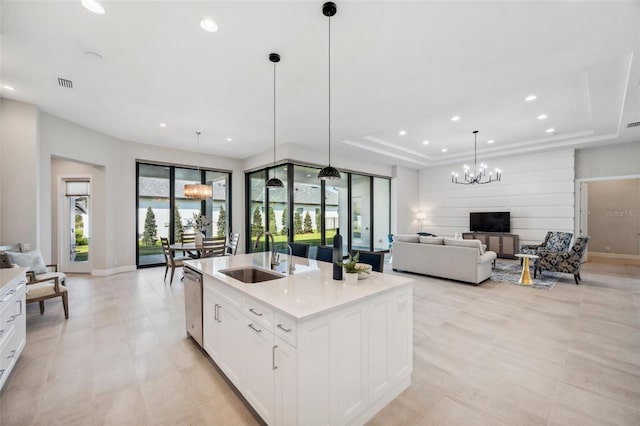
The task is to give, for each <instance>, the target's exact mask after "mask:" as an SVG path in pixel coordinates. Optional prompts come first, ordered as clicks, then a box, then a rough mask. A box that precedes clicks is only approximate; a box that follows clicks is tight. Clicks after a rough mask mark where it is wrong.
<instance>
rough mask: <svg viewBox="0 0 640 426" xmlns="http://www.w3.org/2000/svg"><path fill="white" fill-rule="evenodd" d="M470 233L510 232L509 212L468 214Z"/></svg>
mask: <svg viewBox="0 0 640 426" xmlns="http://www.w3.org/2000/svg"><path fill="white" fill-rule="evenodd" d="M469 230H471V232H511V214H510V212H482V213H469Z"/></svg>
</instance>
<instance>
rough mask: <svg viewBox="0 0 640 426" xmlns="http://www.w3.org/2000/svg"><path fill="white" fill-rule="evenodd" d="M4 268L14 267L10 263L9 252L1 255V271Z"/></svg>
mask: <svg viewBox="0 0 640 426" xmlns="http://www.w3.org/2000/svg"><path fill="white" fill-rule="evenodd" d="M4 268H13V265H12V264H11V262H10V261H9V256H7V252H4V251H3V252H2V253H0V269H4Z"/></svg>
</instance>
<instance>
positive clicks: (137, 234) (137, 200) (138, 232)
mask: <svg viewBox="0 0 640 426" xmlns="http://www.w3.org/2000/svg"><path fill="white" fill-rule="evenodd" d="M139 211H140V163H139V162H137V161H136V211H135V214H136V221H135V224H136V239H135V242H136V267H137V268H139V267H140V243H139V241H138V236H139V235H140V226H139V225H138V222H139V219H138V215H139V214H140V213H139Z"/></svg>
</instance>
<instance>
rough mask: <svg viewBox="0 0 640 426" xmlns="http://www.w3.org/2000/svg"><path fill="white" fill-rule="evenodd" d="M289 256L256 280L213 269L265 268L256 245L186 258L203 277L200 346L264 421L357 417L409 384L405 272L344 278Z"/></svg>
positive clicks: (357, 420)
mask: <svg viewBox="0 0 640 426" xmlns="http://www.w3.org/2000/svg"><path fill="white" fill-rule="evenodd" d="M293 259H294V261H295V262H296V263H297V264H296V271H295V273H294V274H293V275H287V276H285V275H283V276H282V278H279V279H275V280H272V281H265V282H262V283H257V284H245V283H242V282H241V281H238V280H235V279H232V278H230V277H228V276H227V275H224V274H222V273H220V271H224V270H226V269H235V268H242V267H247V266H254V267H258V268H262V267H263V265H265V264H267V265H268V261H269V259H268V256H265V255H263V254H262V253H259V254H253V255H238V256H231V257H225V258H211V259H204V260H193V261H188V262H186V263H187V264H188V266H189V267H190V268H192V269H195V270H198V271H200V272H201V273H202V274H203V276H204V286H203V293H204V295H203V343H204V345H203V346H204V349H205V351H206V352H207V353H208V354H209V356H210V357H211V358H212V359H213V360H214V361H215V362H216V364H217V365H218V366H219V367H220V369H221V370H222V371H223V372H224V374H225V375H226V376H227V377H228V378H229V380H230V381H231V382H232V383H233V384H234V385H235V386H236V388H237V389H238V390H239V391H240V392H241V393H242V395H243V396H244V397H245V399H246V400H247V401H248V402H249V404H251V406H252V407H253V408H254V409H255V410H256V412H257V413H258V414H259V415H260V416H261V417H262V419H263V420H264V421H265V422H266V423H267V424H273V425H329V424H331V425H348V424H362V423H364V422H366V421H367V420H368V419H370V418H371V417H372V416H373V415H374V414H375V413H376V412H378V411H379V410H380V409H381V408H382V407H384V406H385V405H386V404H387V403H388V402H389V401H391V400H392V399H393V398H395V397H396V396H397V395H399V394H400V393H401V392H402V391H403V390H404V389H405V388H406V387H407V386H409V384H410V383H411V372H412V366H413V359H412V346H413V342H412V322H413V318H412V306H413V303H412V284H411V282H412V280H411V279H409V278H405V277H400V276H393V275H388V274H378V273H373V274H371V276H370V277H368V278H367V279H366V280H361V281H359V282H358V284H356V285H346V284H345V283H344V282H339V281H334V280H333V279H332V278H331V269H332V268H331V264H329V263H322V262H315V261H314V260H309V259H301V258H295V257H294V258H293ZM280 268H281V270H284V271H286V269H287V268H286V262H283V263H282V264H281V265H280Z"/></svg>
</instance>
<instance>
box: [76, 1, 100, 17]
mask: <svg viewBox="0 0 640 426" xmlns="http://www.w3.org/2000/svg"><path fill="white" fill-rule="evenodd" d="M80 3H82V5H83V6H84V7H85V9H87V10H88V11H90V12H93V13H95V14H97V15H104V12H105V10H104V7H103V6H102V5H101V4H100V3H98V2H97V1H96V0H80Z"/></svg>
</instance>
